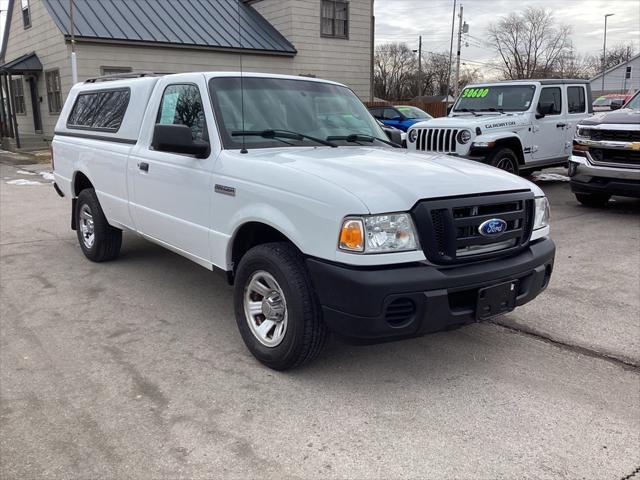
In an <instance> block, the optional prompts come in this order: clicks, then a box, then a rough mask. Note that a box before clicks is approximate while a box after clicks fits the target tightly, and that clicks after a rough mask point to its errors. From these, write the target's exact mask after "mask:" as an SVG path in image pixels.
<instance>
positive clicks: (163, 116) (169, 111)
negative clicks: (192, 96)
mask: <svg viewBox="0 0 640 480" xmlns="http://www.w3.org/2000/svg"><path fill="white" fill-rule="evenodd" d="M178 95H180V93H179V92H175V93H167V94H165V95H164V97H162V112H161V113H160V122H159V123H160V124H161V125H171V124H173V122H174V121H175V117H176V106H177V105H178Z"/></svg>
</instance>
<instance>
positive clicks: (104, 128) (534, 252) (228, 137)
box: [52, 72, 555, 370]
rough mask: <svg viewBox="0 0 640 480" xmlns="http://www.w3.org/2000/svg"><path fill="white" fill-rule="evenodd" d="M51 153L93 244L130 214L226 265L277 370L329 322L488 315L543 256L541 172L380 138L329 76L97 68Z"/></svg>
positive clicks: (105, 247) (372, 325)
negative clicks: (124, 73) (534, 178)
mask: <svg viewBox="0 0 640 480" xmlns="http://www.w3.org/2000/svg"><path fill="white" fill-rule="evenodd" d="M129 75H131V74H129ZM331 109H336V111H338V112H340V115H345V112H349V115H350V119H349V121H348V122H343V123H334V122H333V121H332V120H331V115H329V114H330V113H331ZM276 111H277V112H280V114H279V115H274V114H273V112H276ZM52 153H53V162H54V177H55V184H54V185H55V188H56V190H57V191H58V193H59V194H60V195H62V196H64V197H67V198H70V199H71V208H70V217H71V226H72V228H73V229H75V230H76V231H77V236H78V241H79V243H80V248H81V250H82V252H83V253H84V255H85V256H86V257H87V258H88V259H89V260H92V261H94V262H104V261H107V260H113V259H115V258H116V257H117V256H118V253H119V251H120V246H121V242H122V232H123V231H124V230H126V231H128V232H133V233H136V234H139V235H141V236H142V237H144V238H146V239H148V240H150V241H152V242H155V243H158V244H159V245H162V246H164V247H166V248H168V249H170V250H172V251H174V252H176V253H178V254H180V255H183V256H185V257H187V258H189V259H191V260H193V261H194V262H196V263H198V264H199V265H202V266H204V267H205V268H208V269H210V270H216V271H220V272H223V273H224V274H225V275H226V278H227V279H228V281H229V282H230V283H231V284H233V286H234V294H233V302H234V306H235V316H236V322H237V325H238V328H239V330H240V333H241V336H242V339H243V340H244V342H245V344H246V345H247V347H248V349H249V350H250V351H251V353H252V354H253V355H254V356H255V357H256V358H257V359H258V360H260V361H261V362H263V363H264V364H265V365H268V366H269V367H271V368H274V369H281V370H282V369H286V368H291V367H295V366H298V365H301V364H303V363H305V362H307V361H309V360H311V359H312V358H314V357H315V356H316V355H317V354H318V353H319V352H320V350H321V348H322V346H323V345H324V343H325V340H326V339H327V335H328V333H329V332H330V331H334V332H337V333H339V334H341V335H344V336H349V337H356V338H365V339H367V340H383V339H393V338H403V337H407V336H416V335H421V334H425V333H428V332H433V331H438V330H442V329H446V328H450V327H454V326H458V325H462V324H466V323H470V322H475V321H481V320H486V319H488V318H491V317H493V316H495V315H499V314H502V313H504V312H508V311H510V310H512V309H514V308H515V307H516V306H518V305H523V304H525V303H527V302H529V301H530V300H532V299H533V298H535V297H536V296H537V295H538V294H539V293H540V292H541V291H543V290H544V289H545V288H546V286H547V284H548V283H549V279H550V276H551V271H552V268H553V261H554V254H555V246H554V244H553V242H552V241H551V239H549V237H548V236H549V206H548V202H547V199H546V197H545V196H544V193H543V192H542V190H541V189H540V188H539V187H538V186H536V185H534V184H532V183H531V182H528V181H526V180H524V179H521V178H518V177H514V176H513V175H508V174H506V173H503V172H499V171H496V170H495V169H494V168H490V167H487V166H485V165H480V164H477V165H473V164H472V165H469V162H467V161H461V160H456V159H452V160H443V158H442V157H436V156H433V157H431V158H425V157H424V156H422V155H416V154H415V153H409V152H407V151H406V150H403V149H399V148H394V147H392V144H390V142H389V141H388V140H387V139H386V137H385V134H384V133H383V131H382V129H381V128H380V126H379V125H378V124H377V122H376V121H375V120H374V119H373V117H372V116H371V115H370V114H369V112H368V111H367V109H366V107H365V106H364V105H363V104H362V103H361V102H360V100H359V99H358V97H357V96H356V95H355V94H354V93H353V92H352V91H351V90H350V89H349V88H347V87H345V86H343V85H340V84H337V83H334V82H328V81H322V80H317V79H308V78H304V79H303V78H300V77H295V76H282V75H271V74H257V73H252V74H245V75H244V76H243V77H240V76H239V75H238V74H237V73H224V72H215V73H213V72H209V73H184V74H175V75H165V76H144V77H141V78H128V79H120V80H114V79H113V77H111V79H110V80H109V81H102V79H100V78H99V79H93V80H90V81H88V82H85V83H81V84H77V85H75V86H73V88H72V89H71V91H70V93H69V96H68V98H67V100H66V102H65V104H64V108H63V109H62V112H61V115H60V118H59V119H58V123H57V125H56V130H55V136H54V138H53V141H52ZM175 281H179V279H177V278H176V279H175ZM177 301H178V302H180V303H182V304H187V303H188V302H185V301H184V300H177ZM183 313H184V314H185V315H188V312H183Z"/></svg>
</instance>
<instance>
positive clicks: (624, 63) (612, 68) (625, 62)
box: [589, 53, 640, 82]
mask: <svg viewBox="0 0 640 480" xmlns="http://www.w3.org/2000/svg"><path fill="white" fill-rule="evenodd" d="M639 57H640V53H639V54H637V55H634V56H633V57H631V58H629V60H625V61H624V62H620V63H619V64H617V65H614V66H613V67H611V68H609V69H608V70H605V72H604V73H605V75H606V74H608V73H609V72H612V71H614V70H615V69H616V68H620V67H622V66H625V65H626V64H627V63H629V62H632V61H634V60H635V59H637V58H639ZM601 77H602V72H600V73H599V74H598V75H596V76H594V77H591V78H590V79H589V81H590V82H593V81H594V80H595V79H596V78H601Z"/></svg>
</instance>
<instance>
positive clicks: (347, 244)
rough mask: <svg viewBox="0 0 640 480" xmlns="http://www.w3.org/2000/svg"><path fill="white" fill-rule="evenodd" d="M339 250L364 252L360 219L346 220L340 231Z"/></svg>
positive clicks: (362, 229)
mask: <svg viewBox="0 0 640 480" xmlns="http://www.w3.org/2000/svg"><path fill="white" fill-rule="evenodd" d="M339 247H340V250H348V251H350V252H364V227H363V226H362V220H360V219H353V218H352V219H347V220H345V221H344V223H343V224H342V229H341V230H340V243H339Z"/></svg>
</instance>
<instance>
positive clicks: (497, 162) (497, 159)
mask: <svg viewBox="0 0 640 480" xmlns="http://www.w3.org/2000/svg"><path fill="white" fill-rule="evenodd" d="M488 164H489V165H491V166H494V167H496V168H499V169H500V170H504V171H505V172H509V173H513V174H514V175H518V157H517V156H516V154H515V153H514V152H513V150H511V149H510V148H501V149H499V150H496V151H495V152H494V153H492V154H491V156H490V157H489V162H488Z"/></svg>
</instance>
